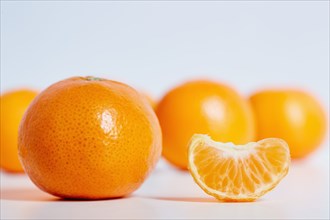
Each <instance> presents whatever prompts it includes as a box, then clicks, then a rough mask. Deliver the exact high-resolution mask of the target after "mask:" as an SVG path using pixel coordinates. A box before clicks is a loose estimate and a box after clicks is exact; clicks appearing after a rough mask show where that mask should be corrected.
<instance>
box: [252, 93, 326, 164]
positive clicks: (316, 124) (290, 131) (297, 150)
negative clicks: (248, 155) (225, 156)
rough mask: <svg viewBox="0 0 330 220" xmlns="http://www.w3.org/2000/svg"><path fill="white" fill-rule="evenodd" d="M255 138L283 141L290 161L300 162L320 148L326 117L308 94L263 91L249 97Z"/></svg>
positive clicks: (316, 102)
mask: <svg viewBox="0 0 330 220" xmlns="http://www.w3.org/2000/svg"><path fill="white" fill-rule="evenodd" d="M250 102H251V104H252V106H253V109H254V111H255V117H256V122H257V137H258V139H263V138H266V137H277V138H282V139H284V140H285V141H286V142H287V143H288V144H289V147H290V151H291V156H292V158H302V157H305V156H307V155H308V154H310V153H311V152H313V151H314V150H315V149H317V147H318V146H320V144H321V142H322V140H323V138H324V136H325V130H326V116H325V113H324V111H323V109H322V107H321V105H320V104H319V103H318V101H317V100H316V99H315V98H314V97H312V96H311V95H310V94H308V93H306V92H303V91H298V90H290V89H286V90H285V89H282V90H280V89H277V90H276V89H274V90H263V91H260V92H257V93H255V94H254V95H252V96H251V98H250Z"/></svg>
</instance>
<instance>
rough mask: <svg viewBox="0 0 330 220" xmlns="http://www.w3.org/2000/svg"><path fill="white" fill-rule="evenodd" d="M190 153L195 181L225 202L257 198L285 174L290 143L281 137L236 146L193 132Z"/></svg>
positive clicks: (189, 158) (190, 162) (191, 170)
mask: <svg viewBox="0 0 330 220" xmlns="http://www.w3.org/2000/svg"><path fill="white" fill-rule="evenodd" d="M188 155H189V157H188V160H189V170H190V173H191V174H192V176H193V178H194V180H195V182H196V183H197V184H198V185H199V186H200V187H201V188H202V189H203V190H204V191H205V192H206V193H207V194H210V195H212V196H214V197H216V198H217V199H219V200H223V201H253V200H256V199H257V198H259V197H261V196H262V195H264V194H265V193H267V192H268V191H270V190H271V189H273V188H274V187H275V186H276V185H277V184H278V183H279V182H280V181H281V180H282V179H283V178H284V177H285V175H286V174H287V173H288V169H289V164H290V151H289V148H288V145H287V144H286V142H285V141H283V140H281V139H278V138H268V139H264V140H261V141H258V142H251V143H248V144H246V145H234V144H232V143H221V142H216V141H213V140H212V139H211V138H210V137H209V136H207V135H194V136H193V137H192V139H191V141H190V144H189V151H188Z"/></svg>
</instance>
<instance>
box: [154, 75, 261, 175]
mask: <svg viewBox="0 0 330 220" xmlns="http://www.w3.org/2000/svg"><path fill="white" fill-rule="evenodd" d="M156 114H157V116H158V119H159V122H160V125H161V128H162V132H163V156H164V157H165V158H166V159H167V160H168V161H169V162H171V163H172V164H174V165H176V166H177V167H180V168H183V169H187V164H188V157H187V148H188V141H189V140H190V138H191V136H192V135H193V134H195V133H199V134H208V135H210V136H211V137H212V138H213V139H215V140H216V141H222V142H234V143H236V144H244V143H246V142H249V141H253V140H254V135H255V131H254V118H253V113H252V110H251V108H250V106H249V103H248V102H247V101H246V100H245V99H244V98H242V97H241V96H240V95H239V94H238V93H237V92H236V91H235V90H234V89H232V88H230V87H229V86H226V85H224V84H220V83H217V82H214V81H208V80H195V81H190V82H187V83H185V84H183V85H180V86H178V87H176V88H174V89H172V90H171V91H169V92H168V93H167V94H166V95H165V96H164V97H163V98H162V99H161V101H160V102H159V103H158V106H157V107H156Z"/></svg>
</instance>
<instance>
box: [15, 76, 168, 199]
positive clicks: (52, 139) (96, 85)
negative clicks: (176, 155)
mask: <svg viewBox="0 0 330 220" xmlns="http://www.w3.org/2000/svg"><path fill="white" fill-rule="evenodd" d="M161 149H162V148H161V130H160V126H159V123H158V120H157V117H156V115H155V113H154V111H153V109H152V108H151V106H150V105H149V104H148V103H147V101H146V100H145V99H144V98H143V97H142V96H141V95H140V94H139V93H138V92H137V91H136V90H134V89H133V88H131V87H129V86H128V85H125V84H123V83H119V82H115V81H110V80H106V79H100V78H96V77H73V78H69V79H66V80H63V81H60V82H58V83H55V84H53V85H52V86H50V87H48V88H47V89H46V90H44V91H43V92H42V93H41V94H40V95H39V96H38V97H37V98H36V99H35V101H34V102H33V104H32V105H31V106H30V107H29V108H28V110H27V112H26V114H25V116H24V118H23V120H22V122H21V126H20V130H19V140H18V150H19V156H20V159H21V161H22V164H23V166H24V169H25V171H26V172H27V174H28V175H29V177H30V178H31V180H32V181H33V182H34V183H35V184H36V185H37V186H39V188H41V189H43V190H44V191H46V192H48V193H51V194H53V195H56V196H59V197H64V198H84V199H103V198H113V197H121V196H125V195H128V194H130V193H132V192H133V191H135V190H136V189H137V188H138V187H139V186H140V185H141V184H142V183H143V182H144V180H145V179H146V177H147V176H148V174H149V173H150V172H151V171H152V170H153V168H154V167H155V165H156V162H157V161H158V159H159V157H160V154H161Z"/></svg>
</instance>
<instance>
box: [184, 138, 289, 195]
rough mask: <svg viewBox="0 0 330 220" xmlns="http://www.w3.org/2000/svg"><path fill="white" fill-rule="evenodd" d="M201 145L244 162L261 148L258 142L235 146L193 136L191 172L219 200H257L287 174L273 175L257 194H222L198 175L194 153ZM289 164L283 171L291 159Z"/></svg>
mask: <svg viewBox="0 0 330 220" xmlns="http://www.w3.org/2000/svg"><path fill="white" fill-rule="evenodd" d="M200 143H203V144H205V145H207V146H209V147H213V148H215V149H217V150H219V151H221V153H222V157H224V156H225V157H230V158H234V159H242V160H244V158H245V157H249V156H250V155H252V154H254V152H256V148H257V147H258V146H259V143H258V142H250V143H248V144H246V145H234V144H233V143H221V142H216V141H213V140H212V139H211V138H210V137H209V136H208V135H202V134H196V135H194V136H193V138H192V139H191V142H190V146H189V153H188V161H189V169H190V172H191V173H192V174H193V175H194V179H195V181H196V182H197V184H198V185H200V186H201V188H202V189H203V190H204V191H205V189H206V191H205V192H207V193H208V194H211V195H217V196H218V197H219V198H222V199H233V200H245V199H249V200H251V199H257V198H259V197H260V196H261V195H263V194H264V193H265V192H267V191H269V190H270V189H271V188H273V187H274V186H275V185H277V183H278V182H279V181H280V180H281V179H282V178H283V177H284V176H285V175H286V174H287V172H282V173H281V175H280V176H276V175H272V180H274V181H272V182H270V183H268V184H264V185H262V186H261V187H259V188H257V189H256V190H255V192H253V193H251V194H247V193H245V194H244V193H240V194H229V193H228V192H220V191H218V190H216V189H213V188H210V187H209V186H207V185H206V184H205V183H204V182H203V181H201V177H200V175H199V173H198V170H197V167H196V166H195V164H194V162H193V161H194V154H193V153H192V152H193V151H194V150H195V148H196V146H198V145H199V144H200ZM284 146H285V147H286V151H287V152H286V153H287V156H288V157H290V152H289V148H288V146H287V145H286V143H285V144H284ZM287 161H288V162H287V163H286V164H284V166H283V170H288V167H289V162H290V159H288V160H287Z"/></svg>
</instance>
